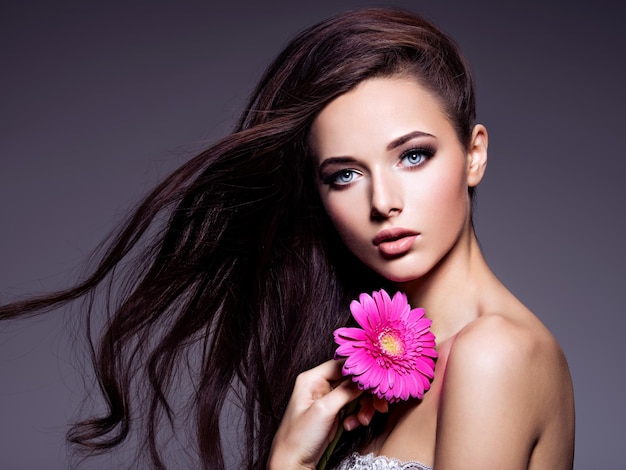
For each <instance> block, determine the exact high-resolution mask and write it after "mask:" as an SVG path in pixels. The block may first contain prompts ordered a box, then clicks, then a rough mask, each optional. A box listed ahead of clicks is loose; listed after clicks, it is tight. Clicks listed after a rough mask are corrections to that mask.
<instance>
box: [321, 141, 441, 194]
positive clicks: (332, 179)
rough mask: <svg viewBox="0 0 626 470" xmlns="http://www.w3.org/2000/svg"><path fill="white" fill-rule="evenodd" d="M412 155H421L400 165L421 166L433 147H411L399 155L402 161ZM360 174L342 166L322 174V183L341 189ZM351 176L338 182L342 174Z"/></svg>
mask: <svg viewBox="0 0 626 470" xmlns="http://www.w3.org/2000/svg"><path fill="white" fill-rule="evenodd" d="M413 155H419V156H420V157H421V160H420V161H419V162H417V163H413V164H409V165H406V166H404V165H402V166H403V167H405V168H407V169H409V170H412V169H414V168H418V167H420V166H422V165H423V164H424V163H426V162H427V161H428V160H430V159H431V158H432V157H433V156H434V155H435V149H434V148H433V147H431V146H422V147H416V148H411V149H408V150H406V151H404V152H402V155H400V159H399V160H400V162H402V161H403V160H404V159H406V158H407V157H410V156H413ZM359 174H360V172H359V171H358V170H355V169H352V168H343V169H341V170H339V171H336V172H335V173H332V174H330V175H322V178H321V180H322V183H323V184H327V185H330V186H331V187H332V188H334V189H343V188H345V187H347V186H349V185H350V183H352V181H353V179H354V178H355V177H356V176H358V175H359ZM348 175H349V176H351V178H350V180H349V181H345V182H343V183H340V182H338V179H339V178H340V177H342V176H348Z"/></svg>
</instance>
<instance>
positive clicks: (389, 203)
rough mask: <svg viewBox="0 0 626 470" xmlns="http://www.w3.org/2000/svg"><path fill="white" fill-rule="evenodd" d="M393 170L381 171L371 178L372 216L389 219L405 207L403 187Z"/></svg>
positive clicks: (373, 217)
mask: <svg viewBox="0 0 626 470" xmlns="http://www.w3.org/2000/svg"><path fill="white" fill-rule="evenodd" d="M392 173H393V172H392V171H380V172H376V174H373V175H372V177H371V178H372V180H371V192H372V194H371V217H372V219H388V218H389V217H393V216H394V215H397V214H399V213H400V212H402V209H403V207H404V204H403V197H402V188H401V186H400V185H399V184H398V183H399V182H398V181H396V180H395V178H394V176H393V174H392Z"/></svg>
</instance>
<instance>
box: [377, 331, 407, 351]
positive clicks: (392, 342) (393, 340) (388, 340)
mask: <svg viewBox="0 0 626 470" xmlns="http://www.w3.org/2000/svg"><path fill="white" fill-rule="evenodd" d="M378 344H380V347H381V349H382V351H383V352H384V353H386V354H388V355H390V356H397V355H399V354H402V353H403V352H404V344H403V343H402V340H401V339H400V338H398V336H397V334H396V332H395V331H389V330H384V331H383V332H382V333H380V335H378Z"/></svg>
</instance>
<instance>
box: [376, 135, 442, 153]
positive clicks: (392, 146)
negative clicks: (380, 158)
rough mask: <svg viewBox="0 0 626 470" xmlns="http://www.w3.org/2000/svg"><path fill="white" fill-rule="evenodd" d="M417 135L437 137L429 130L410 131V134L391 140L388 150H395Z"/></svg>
mask: <svg viewBox="0 0 626 470" xmlns="http://www.w3.org/2000/svg"><path fill="white" fill-rule="evenodd" d="M416 137H435V136H434V135H432V134H429V133H428V132H422V131H415V132H409V133H408V134H406V135H403V136H402V137H398V138H397V139H395V140H393V141H391V142H390V143H389V145H387V150H393V149H395V148H396V147H400V146H401V145H402V144H405V143H407V142H408V141H409V140H411V139H415V138H416Z"/></svg>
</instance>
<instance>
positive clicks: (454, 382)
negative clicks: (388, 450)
mask: <svg viewBox="0 0 626 470" xmlns="http://www.w3.org/2000/svg"><path fill="white" fill-rule="evenodd" d="M564 369H565V370H564ZM564 382H566V383H565V384H564ZM568 383H569V374H568V373H567V365H566V364H565V362H564V360H563V358H562V354H561V352H560V349H559V348H558V345H557V344H556V342H555V341H554V339H553V338H552V336H551V335H550V334H549V333H548V332H547V331H546V330H545V329H543V327H535V326H534V325H533V326H528V325H522V324H515V323H513V322H512V321H510V320H507V319H504V318H502V317H499V316H495V315H494V316H489V317H484V318H481V319H479V320H477V321H476V322H475V323H474V324H472V325H470V326H469V327H468V328H467V329H466V330H464V331H462V332H461V333H460V334H459V337H458V338H457V339H456V341H455V343H454V345H453V346H452V349H451V352H450V356H449V359H448V364H447V367H446V372H445V378H444V384H443V390H442V397H441V403H440V410H439V415H438V425H437V445H436V448H435V465H436V468H437V469H444V470H454V469H466V468H480V469H501V468H506V469H510V470H514V469H520V470H521V469H527V468H529V467H530V466H532V465H531V461H532V459H533V452H534V449H535V448H536V447H537V446H538V443H539V442H540V441H541V440H542V439H544V434H545V433H546V429H548V428H549V427H551V426H552V427H555V426H554V423H555V422H557V421H558V420H561V419H562V418H563V417H564V416H567V415H568V412H567V409H569V408H567V406H568V405H567V404H565V405H564V404H563V391H564V390H568V386H567V385H568ZM566 398H567V395H566ZM566 401H567V400H566ZM564 409H565V411H563V410H564ZM570 418H572V420H573V416H570ZM559 424H560V423H559ZM571 424H572V429H573V422H572V423H571ZM555 441H560V442H556V443H553V444H552V445H551V447H552V449H551V450H550V451H549V452H550V453H553V454H555V456H554V457H545V456H544V457H542V458H541V461H542V462H544V463H543V464H542V463H539V465H538V467H539V468H548V467H549V468H571V465H572V464H571V453H569V455H568V450H567V449H568V448H571V442H569V441H572V442H573V439H568V436H567V435H563V436H562V437H560V438H557V439H556V440H555ZM561 448H562V450H561ZM548 461H549V462H551V464H550V465H549V466H545V462H548Z"/></svg>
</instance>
